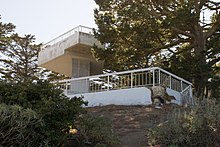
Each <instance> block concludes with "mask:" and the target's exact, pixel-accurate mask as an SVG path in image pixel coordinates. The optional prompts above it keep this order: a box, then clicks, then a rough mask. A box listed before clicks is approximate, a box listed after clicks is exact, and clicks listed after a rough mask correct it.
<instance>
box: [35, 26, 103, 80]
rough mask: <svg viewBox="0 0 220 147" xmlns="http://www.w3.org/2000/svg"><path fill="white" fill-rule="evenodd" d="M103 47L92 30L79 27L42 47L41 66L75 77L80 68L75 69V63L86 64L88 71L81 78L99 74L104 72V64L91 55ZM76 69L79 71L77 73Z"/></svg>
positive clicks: (40, 54) (39, 55)
mask: <svg viewBox="0 0 220 147" xmlns="http://www.w3.org/2000/svg"><path fill="white" fill-rule="evenodd" d="M94 45H96V46H98V47H100V48H102V47H103V46H102V45H101V44H100V42H99V41H97V40H96V39H95V38H94V36H93V30H92V28H88V27H85V26H78V27H76V28H73V29H71V30H70V31H68V32H66V33H64V34H62V35H60V36H58V37H57V38H55V39H53V40H51V41H49V42H48V43H46V44H44V45H43V46H42V49H41V51H40V52H39V54H38V61H39V63H38V64H39V66H41V67H44V68H46V69H49V70H52V71H54V72H57V73H62V74H64V75H66V76H69V77H73V75H77V74H76V73H77V72H79V70H80V69H79V68H80V67H76V65H75V67H74V63H75V62H74V61H73V60H77V63H80V64H83V65H85V64H86V67H87V69H86V71H85V72H84V73H83V75H78V77H80V76H85V75H86V76H89V75H94V74H98V73H100V72H101V71H102V66H103V62H97V61H96V60H95V58H94V57H93V55H92V54H91V48H92V47H93V46H94ZM76 69H77V70H78V71H76Z"/></svg>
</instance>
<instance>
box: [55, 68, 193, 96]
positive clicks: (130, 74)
mask: <svg viewBox="0 0 220 147" xmlns="http://www.w3.org/2000/svg"><path fill="white" fill-rule="evenodd" d="M141 73H145V74H147V73H150V74H151V76H152V78H153V79H152V80H151V81H148V82H150V83H146V82H145V83H144V85H143V83H142V84H141V83H133V82H134V81H135V80H138V79H137V78H138V77H135V75H137V74H141ZM160 73H161V74H162V73H165V74H167V77H168V78H169V81H170V82H169V84H168V85H167V87H168V88H171V89H173V90H176V91H178V90H177V87H176V86H174V87H173V86H172V84H173V83H172V80H171V79H172V78H175V79H177V80H178V81H180V82H179V83H180V87H181V89H180V91H179V92H184V91H186V89H187V88H190V95H191V86H192V83H190V82H188V81H186V80H184V79H182V78H180V77H178V76H176V75H174V74H172V73H170V72H168V71H165V70H163V69H161V68H159V67H152V68H144V69H138V70H130V71H122V72H114V73H107V74H101V75H94V76H87V77H79V78H72V79H67V80H62V81H59V83H61V85H62V84H64V85H66V86H64V87H67V85H68V84H70V83H72V82H74V81H76V82H77V81H89V83H90V80H91V79H93V78H99V79H100V78H101V79H103V80H104V79H105V80H104V81H105V82H104V83H102V82H101V83H102V84H105V85H107V87H105V88H104V89H102V88H101V89H100V88H98V89H97V88H95V87H92V89H91V91H88V92H99V91H109V90H113V89H115V88H116V87H117V88H119V89H121V88H135V87H139V86H157V85H163V84H164V83H163V82H162V81H160V80H161V78H162V77H160V75H161V74H160ZM114 76H118V77H126V76H127V78H128V80H129V81H128V82H129V83H127V82H126V81H125V83H124V84H125V85H119V86H117V83H112V81H110V77H114ZM140 76H141V75H140ZM149 77H150V75H149ZM101 79H100V80H101ZM91 82H92V81H91ZM136 82H138V81H136ZM139 82H140V81H139ZM183 83H185V84H187V85H188V86H189V87H188V86H187V87H183ZM90 84H92V83H90ZM93 84H94V83H93ZM112 84H116V87H115V88H110V87H112V86H113V85H112ZM118 84H119V83H118ZM122 84H123V82H122ZM133 84H134V85H133ZM145 84H147V85H145ZM71 85H72V84H70V87H71ZM110 85H112V86H110ZM88 86H89V85H88ZM99 86H100V85H99ZM90 88H91V87H90ZM93 88H94V89H95V90H93ZM117 88H116V89H117ZM182 88H184V89H182ZM67 91H69V90H68V89H66V92H67ZM70 91H71V90H70ZM81 93H82V92H81ZM86 93H87V92H86Z"/></svg>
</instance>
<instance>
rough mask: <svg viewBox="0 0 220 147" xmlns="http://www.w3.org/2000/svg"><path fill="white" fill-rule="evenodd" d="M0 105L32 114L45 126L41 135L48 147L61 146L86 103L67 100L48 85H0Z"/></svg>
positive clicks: (76, 99) (44, 83) (57, 90)
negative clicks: (6, 105)
mask: <svg viewBox="0 0 220 147" xmlns="http://www.w3.org/2000/svg"><path fill="white" fill-rule="evenodd" d="M0 102H4V103H6V104H16V105H20V106H22V107H23V108H29V109H32V110H34V111H35V112H36V113H37V114H39V115H40V117H41V118H42V121H43V123H44V125H43V126H42V130H43V132H42V133H41V135H42V136H43V138H45V140H46V141H47V144H48V145H50V146H61V145H62V144H63V143H64V142H65V141H66V139H67V133H66V132H68V129H69V126H74V124H75V121H76V120H77V117H78V116H79V115H80V114H81V113H83V108H82V107H81V106H82V105H83V104H86V102H84V101H83V99H82V97H80V98H76V97H75V98H72V99H70V98H68V97H66V96H65V95H64V94H63V91H62V90H60V89H59V88H57V87H56V86H55V85H53V84H51V83H49V82H47V81H41V80H39V81H36V82H35V83H6V82H4V81H2V82H0Z"/></svg>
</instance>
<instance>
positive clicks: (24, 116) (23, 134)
mask: <svg viewBox="0 0 220 147" xmlns="http://www.w3.org/2000/svg"><path fill="white" fill-rule="evenodd" d="M0 114H1V115H0V134H1V135H0V145H1V146H24V147H29V146H32V147H38V146H40V145H42V144H41V142H40V140H42V139H43V138H42V136H41V134H40V133H41V131H42V126H43V121H42V119H41V118H40V116H39V115H38V114H37V113H36V112H35V111H33V110H31V109H23V108H22V107H20V106H18V105H12V106H10V105H6V104H0Z"/></svg>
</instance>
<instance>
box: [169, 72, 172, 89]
mask: <svg viewBox="0 0 220 147" xmlns="http://www.w3.org/2000/svg"><path fill="white" fill-rule="evenodd" d="M169 78H170V89H172V76H171V75H170V76H169Z"/></svg>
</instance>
